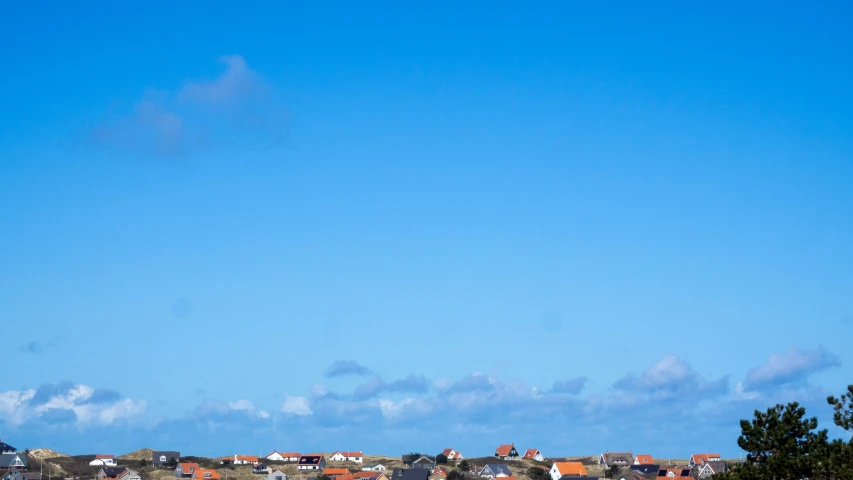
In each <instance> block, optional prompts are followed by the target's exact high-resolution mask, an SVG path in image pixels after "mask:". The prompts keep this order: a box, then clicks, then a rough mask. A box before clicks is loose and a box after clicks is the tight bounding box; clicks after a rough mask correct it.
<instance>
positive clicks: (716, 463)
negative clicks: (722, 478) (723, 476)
mask: <svg viewBox="0 0 853 480" xmlns="http://www.w3.org/2000/svg"><path fill="white" fill-rule="evenodd" d="M705 463H707V464H708V465H709V466H710V467H711V469H713V470H714V473H723V472H725V471H726V469H727V466H726V462H724V461H722V460H712V461H710V462H705Z"/></svg>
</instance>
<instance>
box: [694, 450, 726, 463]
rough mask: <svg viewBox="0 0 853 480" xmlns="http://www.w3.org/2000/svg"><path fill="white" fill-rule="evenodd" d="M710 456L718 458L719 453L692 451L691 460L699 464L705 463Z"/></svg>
mask: <svg viewBox="0 0 853 480" xmlns="http://www.w3.org/2000/svg"><path fill="white" fill-rule="evenodd" d="M712 458H715V459H719V458H720V454H719V453H694V454H693V461H694V462H695V463H699V464H702V463H707V462H709V461H710V459H712Z"/></svg>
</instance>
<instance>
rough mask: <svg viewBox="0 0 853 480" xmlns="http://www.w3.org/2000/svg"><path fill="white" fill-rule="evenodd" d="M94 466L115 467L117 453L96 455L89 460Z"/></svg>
mask: <svg viewBox="0 0 853 480" xmlns="http://www.w3.org/2000/svg"><path fill="white" fill-rule="evenodd" d="M89 465H91V466H93V467H115V466H116V458H115V455H95V459H94V460H92V461H91V462H89Z"/></svg>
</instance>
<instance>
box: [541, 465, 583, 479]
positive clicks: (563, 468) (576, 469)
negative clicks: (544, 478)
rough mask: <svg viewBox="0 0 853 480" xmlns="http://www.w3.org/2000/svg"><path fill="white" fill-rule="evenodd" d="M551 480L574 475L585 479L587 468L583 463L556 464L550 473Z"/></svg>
mask: <svg viewBox="0 0 853 480" xmlns="http://www.w3.org/2000/svg"><path fill="white" fill-rule="evenodd" d="M549 473H550V474H551V480H560V479H561V478H563V477H564V476H566V475H574V476H578V477H585V476H586V475H587V472H586V467H584V466H583V463H581V462H554V465H552V466H551V470H550V472H549Z"/></svg>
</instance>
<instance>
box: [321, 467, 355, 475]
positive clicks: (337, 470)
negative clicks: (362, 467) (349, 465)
mask: <svg viewBox="0 0 853 480" xmlns="http://www.w3.org/2000/svg"><path fill="white" fill-rule="evenodd" d="M323 475H329V476H332V475H349V470H347V469H346V468H327V469H325V470H323Z"/></svg>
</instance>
